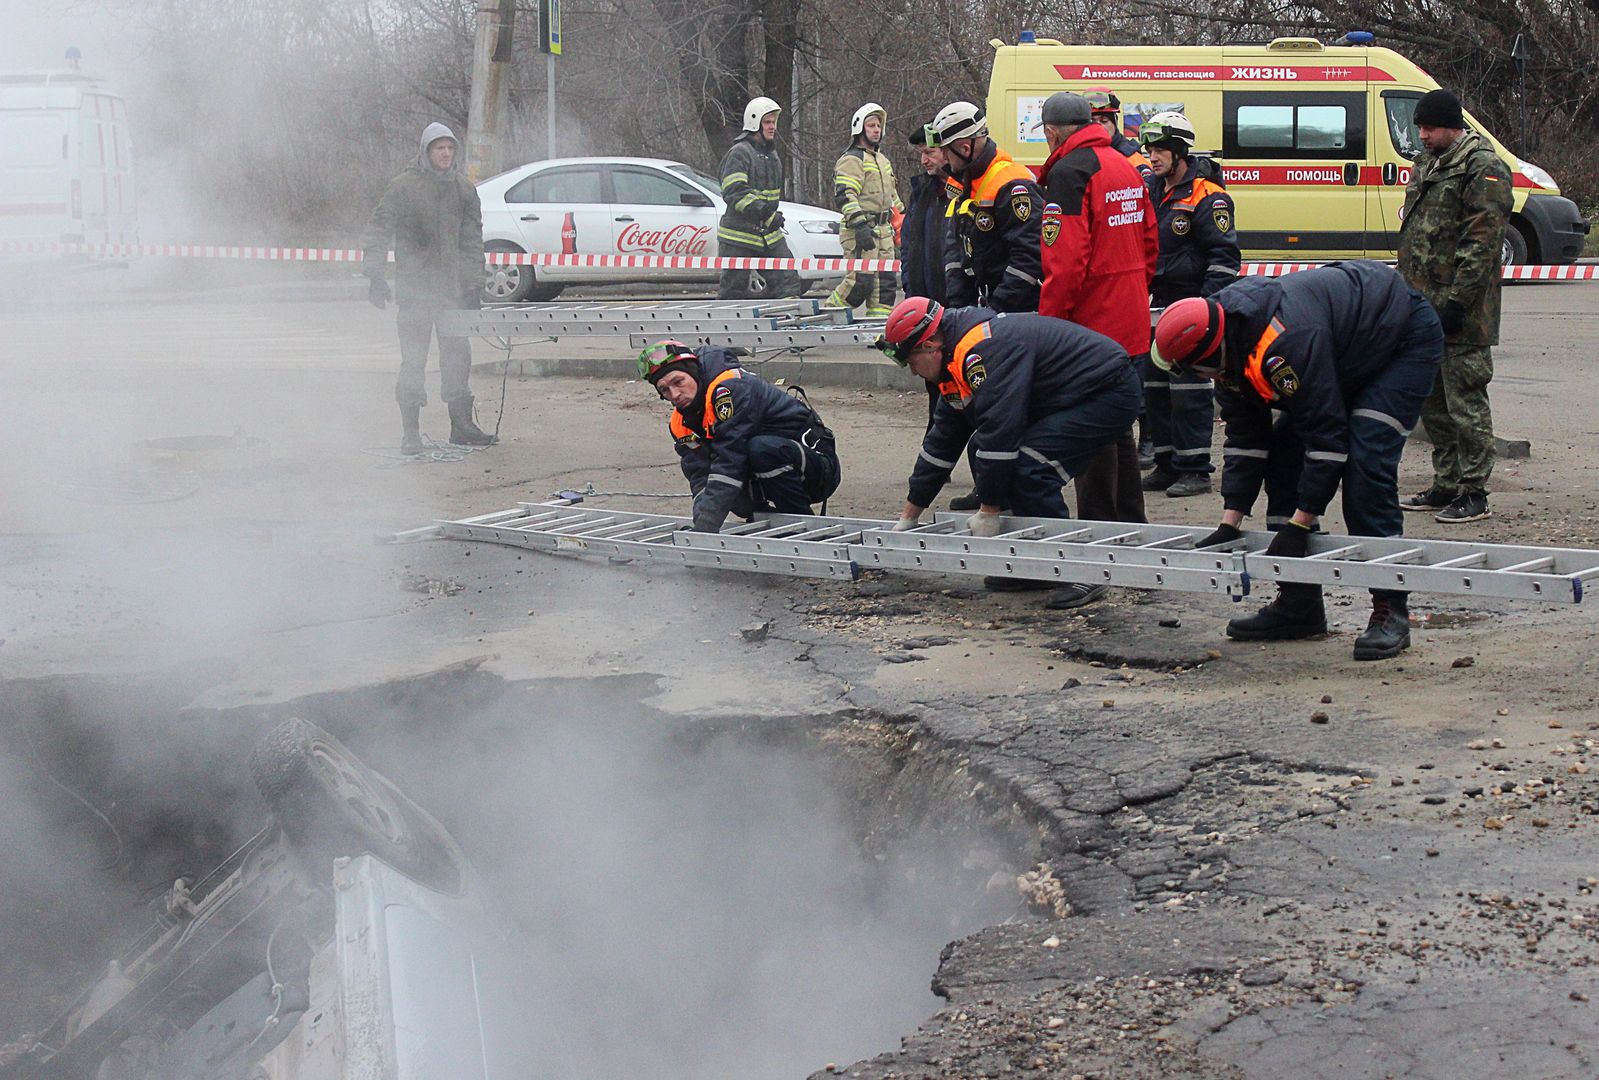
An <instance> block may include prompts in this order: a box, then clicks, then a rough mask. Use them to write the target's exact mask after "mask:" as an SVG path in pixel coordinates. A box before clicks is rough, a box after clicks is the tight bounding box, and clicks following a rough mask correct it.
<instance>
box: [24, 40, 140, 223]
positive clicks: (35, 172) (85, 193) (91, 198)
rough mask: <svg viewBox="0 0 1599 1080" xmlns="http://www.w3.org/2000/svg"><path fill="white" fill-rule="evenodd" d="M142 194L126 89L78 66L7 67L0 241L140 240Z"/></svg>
mask: <svg viewBox="0 0 1599 1080" xmlns="http://www.w3.org/2000/svg"><path fill="white" fill-rule="evenodd" d="M69 59H75V57H72V56H71V54H69ZM136 194H137V193H136V192H135V190H134V183H133V144H132V142H131V140H130V139H129V137H128V114H127V109H126V108H125V106H124V105H123V101H122V97H121V95H119V94H118V93H117V92H116V91H115V90H113V89H112V88H111V87H110V86H109V85H108V84H107V83H105V82H104V81H103V80H101V79H97V78H95V77H94V76H92V75H88V74H85V73H83V72H81V71H79V70H77V69H76V67H75V66H74V67H71V68H68V69H65V70H58V71H42V72H26V73H16V74H0V243H3V242H5V241H23V242H32V243H49V244H133V243H137V242H138V239H139V219H138V202H137V199H136Z"/></svg>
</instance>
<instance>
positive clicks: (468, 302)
mask: <svg viewBox="0 0 1599 1080" xmlns="http://www.w3.org/2000/svg"><path fill="white" fill-rule="evenodd" d="M461 309H462V310H463V311H482V310H483V290H482V289H480V288H478V287H477V286H476V285H467V286H465V287H464V288H462V290H461Z"/></svg>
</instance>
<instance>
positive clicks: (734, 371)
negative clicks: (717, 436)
mask: <svg viewBox="0 0 1599 1080" xmlns="http://www.w3.org/2000/svg"><path fill="white" fill-rule="evenodd" d="M742 374H744V372H743V371H742V370H740V369H739V368H728V369H727V370H726V371H724V372H722V373H721V374H720V375H718V376H717V377H716V378H714V379H712V380H711V381H710V382H708V383H706V384H705V418H704V424H705V435H704V438H707V439H709V438H710V437H711V430H712V429H713V428H715V427H716V413H715V412H713V411H712V410H711V394H712V392H714V391H715V390H716V388H717V387H718V386H721V385H722V384H723V383H725V382H726V381H727V380H729V379H736V378H738V377H739V376H740V375H742ZM669 426H670V427H671V429H672V438H674V439H681V438H683V437H685V436H688V435H697V434H698V432H696V431H695V430H694V429H693V428H691V427H689V426H688V424H687V423H686V422H685V421H684V419H683V414H682V413H680V412H678V411H677V410H676V409H673V410H672V419H671V422H670V425H669Z"/></svg>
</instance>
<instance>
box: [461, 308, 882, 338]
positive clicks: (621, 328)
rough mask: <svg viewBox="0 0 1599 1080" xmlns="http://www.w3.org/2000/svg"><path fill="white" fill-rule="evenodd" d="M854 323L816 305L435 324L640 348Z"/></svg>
mask: <svg viewBox="0 0 1599 1080" xmlns="http://www.w3.org/2000/svg"><path fill="white" fill-rule="evenodd" d="M852 321H853V316H852V314H851V313H850V312H849V311H848V310H847V309H844V308H825V309H824V308H822V307H821V306H820V305H819V304H818V302H817V301H815V300H774V301H761V302H751V301H731V300H724V301H686V302H681V303H659V304H657V303H646V304H615V303H589V304H581V303H580V304H536V305H528V306H516V307H503V308H485V309H483V310H481V311H470V310H468V311H449V312H445V313H443V314H442V315H441V316H440V317H439V320H438V322H439V330H440V332H441V333H444V334H446V335H450V336H459V337H491V338H499V339H510V338H513V337H539V338H545V337H549V338H560V337H581V336H608V337H620V336H626V335H629V334H632V335H637V336H638V337H640V338H641V339H642V341H643V344H648V343H649V342H651V341H657V340H659V339H661V338H663V337H684V336H687V335H700V336H704V335H718V334H729V333H750V332H760V331H767V332H770V331H778V330H794V329H800V328H806V327H814V328H817V329H826V328H831V327H840V326H845V325H847V324H849V323H850V322H852ZM640 347H642V346H640Z"/></svg>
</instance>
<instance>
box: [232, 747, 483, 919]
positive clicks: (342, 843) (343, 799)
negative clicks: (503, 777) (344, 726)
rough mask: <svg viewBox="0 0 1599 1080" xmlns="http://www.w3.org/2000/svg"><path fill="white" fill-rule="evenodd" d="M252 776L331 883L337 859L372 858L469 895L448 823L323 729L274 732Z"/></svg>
mask: <svg viewBox="0 0 1599 1080" xmlns="http://www.w3.org/2000/svg"><path fill="white" fill-rule="evenodd" d="M250 773H251V776H252V777H253V778H254V780H255V786H256V788H257V789H259V790H260V792H261V797H262V798H263V799H265V800H266V802H267V805H268V806H269V807H270V808H271V810H272V816H273V817H274V818H275V819H276V820H277V822H278V825H279V827H281V828H282V829H283V832H284V834H285V835H286V836H287V837H288V839H289V841H290V842H291V843H292V844H293V845H294V847H295V848H296V850H298V852H299V853H300V855H301V857H302V858H304V859H305V861H306V862H307V864H308V865H309V866H310V867H312V868H313V870H315V871H317V872H318V874H319V875H320V874H321V873H322V872H324V871H326V872H327V873H328V880H329V881H331V866H330V864H331V863H332V861H333V860H334V859H336V858H339V857H340V856H352V857H353V856H356V855H361V854H365V853H371V854H372V855H375V856H377V857H378V858H379V859H381V860H382V861H384V862H386V863H388V864H389V865H390V866H392V867H394V868H395V869H396V870H399V871H401V872H402V873H404V874H406V875H407V876H408V877H410V878H412V879H413V880H415V881H417V882H420V883H421V884H424V885H427V886H430V887H432V888H435V889H439V890H441V891H443V892H449V893H458V892H459V891H460V890H461V884H462V866H463V864H464V863H463V859H462V857H461V855H460V851H459V849H458V848H457V847H456V845H455V841H454V840H452V839H451V838H450V834H449V833H448V832H446V831H445V828H444V826H442V825H440V824H439V823H438V822H437V821H435V820H434V819H433V818H432V817H431V816H430V815H429V814H428V813H427V811H425V810H423V809H422V808H421V807H420V806H418V805H416V803H414V802H412V801H411V800H410V799H408V798H406V796H405V795H404V794H403V793H402V792H401V791H400V790H399V789H398V788H396V787H395V786H394V785H393V784H392V783H390V782H389V781H388V780H387V779H385V778H384V777H383V776H381V775H379V774H378V773H377V772H375V771H373V770H372V769H369V768H367V767H366V766H365V765H363V764H362V763H361V762H360V761H359V760H358V759H357V758H356V756H355V755H354V754H352V753H351V752H350V751H349V750H348V749H347V748H346V747H345V746H344V744H343V743H341V742H339V740H337V739H335V738H334V737H333V736H332V735H329V734H328V733H327V732H326V731H323V730H322V729H321V728H319V727H317V726H316V725H315V724H313V723H310V722H309V721H306V720H300V719H293V720H288V721H286V722H284V723H283V724H280V725H279V726H278V727H277V728H275V729H273V731H272V732H271V733H270V734H269V735H268V736H267V737H266V738H265V739H264V740H263V741H262V742H261V744H260V745H258V746H257V747H256V748H255V751H254V752H253V753H252V754H251V756H250Z"/></svg>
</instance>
